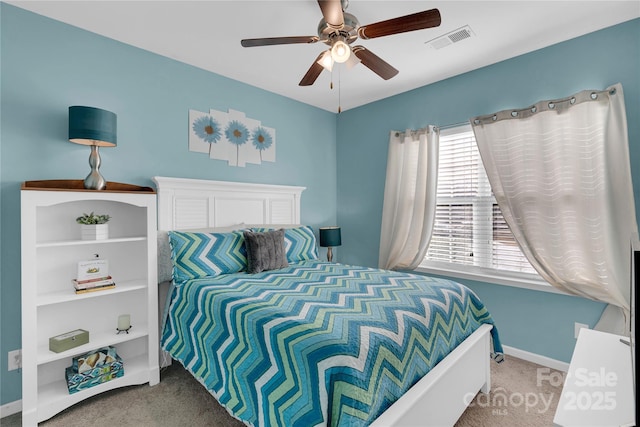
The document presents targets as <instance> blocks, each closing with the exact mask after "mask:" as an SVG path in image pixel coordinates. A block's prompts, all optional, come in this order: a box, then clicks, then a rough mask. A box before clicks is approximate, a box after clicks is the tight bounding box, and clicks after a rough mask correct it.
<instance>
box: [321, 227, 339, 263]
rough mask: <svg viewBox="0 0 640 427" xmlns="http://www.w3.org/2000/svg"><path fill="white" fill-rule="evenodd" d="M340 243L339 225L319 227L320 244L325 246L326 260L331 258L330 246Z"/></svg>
mask: <svg viewBox="0 0 640 427" xmlns="http://www.w3.org/2000/svg"><path fill="white" fill-rule="evenodd" d="M340 245H342V239H341V237H340V227H320V246H322V247H323V248H327V261H329V262H331V261H332V260H333V251H332V248H334V247H336V246H340Z"/></svg>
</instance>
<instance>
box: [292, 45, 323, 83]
mask: <svg viewBox="0 0 640 427" xmlns="http://www.w3.org/2000/svg"><path fill="white" fill-rule="evenodd" d="M322 55H324V52H322V53H321V54H320V55H318V57H317V58H316V59H315V61H313V64H311V68H309V70H308V71H307V74H305V75H304V77H303V78H302V80H300V83H298V86H311V85H312V84H314V83H315V81H316V79H317V78H318V76H319V75H320V73H322V70H324V67H323V66H322V65H320V64H319V63H318V61H320V58H322Z"/></svg>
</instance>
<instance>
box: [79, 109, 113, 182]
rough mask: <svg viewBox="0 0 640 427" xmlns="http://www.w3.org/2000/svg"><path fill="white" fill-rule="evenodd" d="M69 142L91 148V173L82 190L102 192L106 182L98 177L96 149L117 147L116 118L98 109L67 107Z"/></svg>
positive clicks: (109, 112) (97, 153)
mask: <svg viewBox="0 0 640 427" xmlns="http://www.w3.org/2000/svg"><path fill="white" fill-rule="evenodd" d="M69 141H71V142H74V143H76V144H82V145H89V146H91V154H90V155H89V166H91V172H90V173H89V175H88V176H87V177H86V178H85V180H84V188H86V189H89V190H104V189H105V188H106V186H107V182H106V181H105V179H104V178H103V177H102V175H100V171H99V169H100V163H101V160H100V153H99V152H98V147H115V146H116V145H117V141H118V136H117V116H116V115H115V114H114V113H112V112H111V111H107V110H102V109H100V108H94V107H83V106H78V105H76V106H72V107H69Z"/></svg>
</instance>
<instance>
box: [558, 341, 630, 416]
mask: <svg viewBox="0 0 640 427" xmlns="http://www.w3.org/2000/svg"><path fill="white" fill-rule="evenodd" d="M621 340H623V341H626V342H627V343H628V342H629V338H628V337H623V336H620V335H614V334H609V333H605V332H599V331H595V330H593V329H582V330H581V331H580V335H579V336H578V342H577V343H576V347H575V349H574V351H573V356H572V357H571V364H570V365H569V372H568V373H567V377H566V379H565V383H564V388H563V390H562V396H560V401H559V402H558V409H557V411H556V414H555V417H554V419H553V422H554V424H555V425H557V426H581V427H584V426H633V425H635V399H634V395H633V373H632V369H631V349H630V347H629V345H628V344H627V343H624V342H622V341H621Z"/></svg>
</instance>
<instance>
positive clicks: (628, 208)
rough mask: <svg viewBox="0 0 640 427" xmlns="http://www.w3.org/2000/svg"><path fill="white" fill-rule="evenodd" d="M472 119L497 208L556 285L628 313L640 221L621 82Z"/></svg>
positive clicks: (532, 259)
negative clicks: (633, 249)
mask: <svg viewBox="0 0 640 427" xmlns="http://www.w3.org/2000/svg"><path fill="white" fill-rule="evenodd" d="M471 123H472V125H473V130H474V133H475V136H476V140H477V143H478V148H479V150H480V154H481V157H482V161H483V163H484V166H485V169H486V171H487V175H488V177H489V181H490V183H491V188H492V190H493V192H494V194H495V197H496V200H497V202H498V205H499V206H500V209H501V210H502V213H503V215H504V218H505V220H506V222H507V224H508V225H509V227H510V228H511V231H512V232H513V235H514V236H515V238H516V240H517V242H518V244H519V245H520V247H521V249H522V251H523V253H524V254H525V256H526V257H527V259H528V260H529V262H530V263H531V265H533V267H534V268H535V269H536V270H537V271H538V273H539V274H540V275H541V276H542V277H543V278H544V279H545V280H546V281H548V282H549V283H550V284H551V285H553V286H556V287H558V288H560V289H562V290H564V291H566V292H568V293H570V294H573V295H580V296H583V297H587V298H590V299H594V300H598V301H602V302H606V303H609V304H613V305H615V306H617V307H620V308H621V309H622V310H623V312H627V313H628V310H629V299H630V296H629V294H630V255H629V245H630V239H631V237H632V235H634V234H635V233H637V223H636V214H635V202H634V199H633V189H632V182H631V169H630V162H629V143H628V137H627V120H626V113H625V107H624V97H623V92H622V85H620V84H616V85H614V86H612V87H610V88H608V89H607V90H605V91H591V90H587V91H582V92H580V93H577V94H575V95H573V96H570V97H568V98H565V99H561V100H554V101H542V102H539V103H537V104H535V105H534V106H531V107H528V108H526V109H523V110H508V111H501V112H499V113H496V114H493V115H489V116H483V117H477V118H474V119H471ZM611 308H613V307H608V310H607V312H610V311H611V310H610V309H611ZM603 317H604V316H603ZM626 321H628V316H626Z"/></svg>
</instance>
